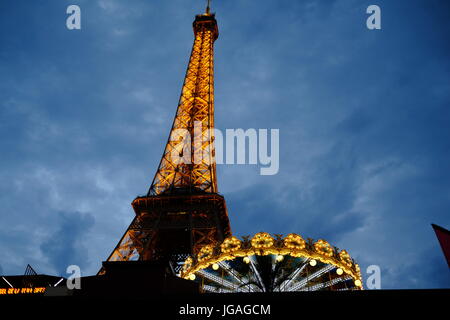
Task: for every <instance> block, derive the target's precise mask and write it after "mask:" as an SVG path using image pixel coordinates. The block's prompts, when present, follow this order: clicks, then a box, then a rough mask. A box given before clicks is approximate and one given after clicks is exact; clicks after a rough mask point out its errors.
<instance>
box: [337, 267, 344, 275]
mask: <svg viewBox="0 0 450 320" xmlns="http://www.w3.org/2000/svg"><path fill="white" fill-rule="evenodd" d="M336 273H337V274H338V275H342V274H343V273H344V270H342V269H341V268H338V269H337V270H336Z"/></svg>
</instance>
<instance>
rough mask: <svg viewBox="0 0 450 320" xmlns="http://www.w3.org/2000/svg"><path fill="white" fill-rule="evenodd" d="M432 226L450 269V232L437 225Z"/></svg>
mask: <svg viewBox="0 0 450 320" xmlns="http://www.w3.org/2000/svg"><path fill="white" fill-rule="evenodd" d="M431 226H432V227H433V229H434V232H435V233H436V237H437V238H438V240H439V243H440V244H441V248H442V252H444V256H445V258H446V259H447V264H448V267H449V268H450V231H448V230H447V229H445V228H442V227H440V226H437V225H435V224H431Z"/></svg>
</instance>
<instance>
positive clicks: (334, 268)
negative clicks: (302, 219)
mask: <svg viewBox="0 0 450 320" xmlns="http://www.w3.org/2000/svg"><path fill="white" fill-rule="evenodd" d="M270 255H271V256H273V257H272V259H273V260H269V261H272V263H273V264H274V265H278V266H279V268H284V267H283V265H284V264H285V263H287V262H289V261H290V259H291V260H292V259H297V258H298V259H297V260H299V261H302V263H303V265H302V266H299V268H298V270H296V271H295V272H294V273H293V275H292V276H291V277H290V278H287V279H283V281H282V280H279V279H277V281H278V280H279V282H280V283H281V284H278V287H277V288H278V289H279V290H281V288H282V286H283V284H284V285H291V290H292V289H293V288H294V287H293V285H292V284H293V283H294V282H297V285H296V286H295V288H297V287H298V288H299V289H301V290H305V285H307V284H306V282H305V284H303V283H302V282H301V281H300V280H298V279H296V278H297V277H301V276H302V272H305V271H304V269H305V270H306V269H309V268H312V269H316V270H315V271H314V273H315V274H316V275H317V277H320V276H323V275H322V274H323V273H324V272H330V274H331V273H332V274H333V275H334V276H330V277H331V278H333V277H337V278H333V279H327V281H328V282H327V283H324V285H315V287H317V288H318V289H320V288H326V287H327V286H334V285H336V284H337V283H339V282H344V281H350V282H351V283H352V286H353V287H351V288H348V289H349V290H354V289H362V278H361V273H360V268H359V266H358V264H356V263H355V261H354V260H353V259H352V258H351V257H350V255H349V254H348V252H347V251H346V250H339V249H338V248H336V247H333V246H332V245H330V244H329V243H328V242H327V241H325V240H323V239H319V240H317V241H314V240H312V239H307V240H304V239H303V238H302V237H301V236H300V235H298V234H294V233H291V234H288V235H287V236H286V237H284V238H283V237H282V235H273V236H272V235H270V234H269V233H266V232H260V233H257V234H255V235H254V236H253V237H243V239H242V240H240V239H238V238H236V237H234V236H231V237H229V238H226V239H225V240H224V241H223V242H221V243H215V244H210V245H207V246H205V247H202V248H201V249H200V251H199V253H198V254H197V255H195V256H192V257H189V258H188V259H187V260H186V261H185V263H184V265H183V270H182V272H181V275H180V276H181V277H182V278H185V279H191V280H194V279H196V278H198V277H200V276H201V275H204V274H205V272H206V270H207V269H208V270H211V269H212V270H214V271H222V273H223V274H227V275H228V276H229V277H230V279H232V280H233V281H237V282H239V281H241V279H239V276H238V274H239V272H237V271H233V270H231V269H233V268H232V267H233V266H237V265H239V263H241V264H242V262H243V264H242V265H247V269H248V268H250V269H249V270H251V271H252V272H253V273H254V274H255V278H256V279H257V280H258V278H259V280H261V276H260V275H259V273H260V272H259V271H258V263H257V260H258V259H260V258H258V257H264V256H270ZM269 259H270V257H269ZM286 259H288V261H286ZM236 264H237V265H236ZM224 266H228V267H226V268H225V267H224ZM219 269H221V270H219ZM238 269H239V268H238ZM196 274H197V277H195V275H196ZM193 278H194V279H193ZM297 280H298V281H297ZM211 281H212V280H211ZM308 281H309V280H308ZM242 283H243V281H242ZM242 286H243V284H241V285H239V286H238V287H239V288H241V287H242ZM248 287H249V288H250V289H251V290H256V286H255V285H248ZM261 287H264V285H263V284H261ZM311 287H312V286H311ZM228 289H229V288H228ZM286 290H287V289H286ZM239 291H241V289H240V290H239ZM263 291H264V290H263Z"/></svg>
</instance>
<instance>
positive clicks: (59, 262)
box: [40, 212, 94, 275]
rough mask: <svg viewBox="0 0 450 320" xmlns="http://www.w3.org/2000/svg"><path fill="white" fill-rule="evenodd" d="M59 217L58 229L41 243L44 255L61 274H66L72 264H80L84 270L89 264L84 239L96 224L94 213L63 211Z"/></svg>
mask: <svg viewBox="0 0 450 320" xmlns="http://www.w3.org/2000/svg"><path fill="white" fill-rule="evenodd" d="M57 219H58V228H57V230H56V231H55V232H54V233H52V234H50V235H49V236H48V238H47V239H46V240H45V241H44V242H42V244H41V245H40V249H41V251H42V253H43V256H44V257H45V258H46V259H48V261H49V262H50V264H51V265H52V267H53V268H54V270H55V271H56V272H57V274H59V275H63V274H65V272H66V269H67V266H69V265H71V264H76V265H79V266H80V268H81V270H83V268H84V267H85V266H88V265H89V259H88V251H87V247H86V243H85V242H84V241H83V239H84V238H85V235H86V234H87V233H89V232H90V229H91V228H92V226H93V225H94V217H93V215H91V214H81V213H77V212H70V213H66V212H61V213H60V214H59V215H58V217H57Z"/></svg>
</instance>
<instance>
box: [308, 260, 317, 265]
mask: <svg viewBox="0 0 450 320" xmlns="http://www.w3.org/2000/svg"><path fill="white" fill-rule="evenodd" d="M316 264H317V261H316V260H314V259H312V260H311V261H310V262H309V265H310V266H311V267H314V266H315V265H316Z"/></svg>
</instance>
